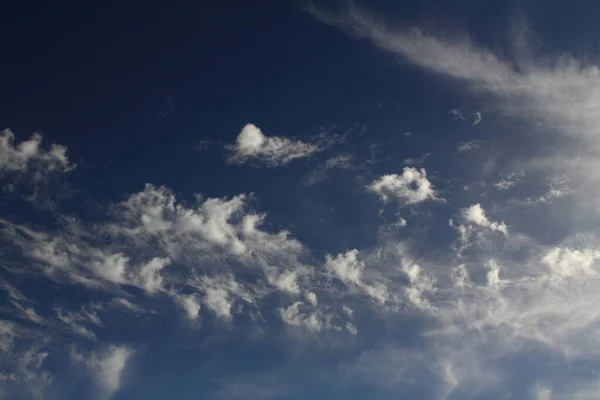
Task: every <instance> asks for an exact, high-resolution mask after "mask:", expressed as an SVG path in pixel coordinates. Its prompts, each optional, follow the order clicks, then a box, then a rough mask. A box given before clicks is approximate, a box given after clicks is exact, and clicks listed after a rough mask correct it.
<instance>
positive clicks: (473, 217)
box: [462, 203, 508, 235]
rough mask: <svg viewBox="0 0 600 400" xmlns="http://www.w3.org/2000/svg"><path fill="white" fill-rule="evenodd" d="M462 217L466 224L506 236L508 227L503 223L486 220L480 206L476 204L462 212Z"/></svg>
mask: <svg viewBox="0 0 600 400" xmlns="http://www.w3.org/2000/svg"><path fill="white" fill-rule="evenodd" d="M462 215H463V217H464V218H465V220H466V221H467V222H471V223H473V224H475V225H479V226H482V227H485V228H489V229H491V230H492V231H498V232H502V233H503V234H505V235H506V234H508V227H507V226H506V224H505V223H504V222H492V221H490V220H489V219H488V217H487V215H486V213H485V210H484V209H483V207H481V204H479V203H477V204H474V205H472V206H469V207H467V208H465V209H463V210H462Z"/></svg>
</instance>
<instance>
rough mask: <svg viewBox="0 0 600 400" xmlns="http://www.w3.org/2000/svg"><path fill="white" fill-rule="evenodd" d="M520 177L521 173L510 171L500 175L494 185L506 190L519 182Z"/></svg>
mask: <svg viewBox="0 0 600 400" xmlns="http://www.w3.org/2000/svg"><path fill="white" fill-rule="evenodd" d="M522 177H523V173H519V172H511V173H509V174H506V175H505V176H504V177H502V179H500V180H499V181H498V182H495V183H494V187H495V188H496V189H498V190H508V189H510V188H511V187H513V186H515V185H516V184H517V183H519V181H520V180H521V178H522Z"/></svg>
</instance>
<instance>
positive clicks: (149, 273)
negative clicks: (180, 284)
mask: <svg viewBox="0 0 600 400" xmlns="http://www.w3.org/2000/svg"><path fill="white" fill-rule="evenodd" d="M170 263H171V260H170V259H169V258H167V257H163V258H160V257H154V258H153V259H152V260H151V261H150V262H149V263H147V264H146V265H142V266H141V268H140V271H139V278H138V279H139V282H140V286H142V287H143V288H144V289H145V290H146V292H148V293H150V294H153V293H155V292H156V291H157V290H160V289H162V286H163V278H162V276H161V275H160V271H161V270H162V269H164V268H165V267H166V266H167V265H169V264H170Z"/></svg>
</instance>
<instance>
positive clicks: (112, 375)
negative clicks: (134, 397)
mask: <svg viewBox="0 0 600 400" xmlns="http://www.w3.org/2000/svg"><path fill="white" fill-rule="evenodd" d="M133 354H134V352H133V350H132V349H131V348H130V347H128V346H123V345H121V346H117V345H111V346H108V347H107V348H106V349H104V350H100V351H96V352H92V353H88V354H83V353H78V352H76V351H72V353H71V357H72V359H73V361H75V362H76V363H81V364H83V365H85V366H86V367H87V368H88V370H89V371H90V373H91V374H92V378H93V379H94V381H95V382H96V384H97V386H98V388H99V389H100V396H101V397H102V398H109V397H111V396H112V395H113V394H114V393H115V392H116V391H117V390H119V388H120V387H121V384H122V378H123V374H124V372H125V370H126V368H127V365H128V363H129V360H130V359H131V357H132V356H133Z"/></svg>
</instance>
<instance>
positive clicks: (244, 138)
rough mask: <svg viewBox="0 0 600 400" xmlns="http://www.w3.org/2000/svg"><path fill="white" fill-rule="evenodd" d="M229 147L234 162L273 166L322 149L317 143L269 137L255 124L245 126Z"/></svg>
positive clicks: (308, 155) (230, 158)
mask: <svg viewBox="0 0 600 400" xmlns="http://www.w3.org/2000/svg"><path fill="white" fill-rule="evenodd" d="M227 149H228V150H229V151H230V152H231V154H230V156H229V161H230V162H232V163H237V164H243V163H245V162H247V161H249V160H254V161H257V162H259V163H260V164H264V165H267V166H271V167H275V166H279V165H285V164H288V163H289V162H291V161H293V160H295V159H298V158H306V157H310V156H311V155H313V154H314V153H316V152H319V151H321V150H322V149H321V148H319V146H318V145H316V144H311V143H304V142H301V141H294V140H291V139H287V138H282V137H278V136H271V137H267V136H265V134H264V133H263V132H262V131H261V130H260V129H259V128H258V127H257V126H256V125H253V124H247V125H246V126H244V128H243V129H242V131H241V132H240V134H239V135H238V137H237V139H236V143H235V144H234V145H231V146H227Z"/></svg>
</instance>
